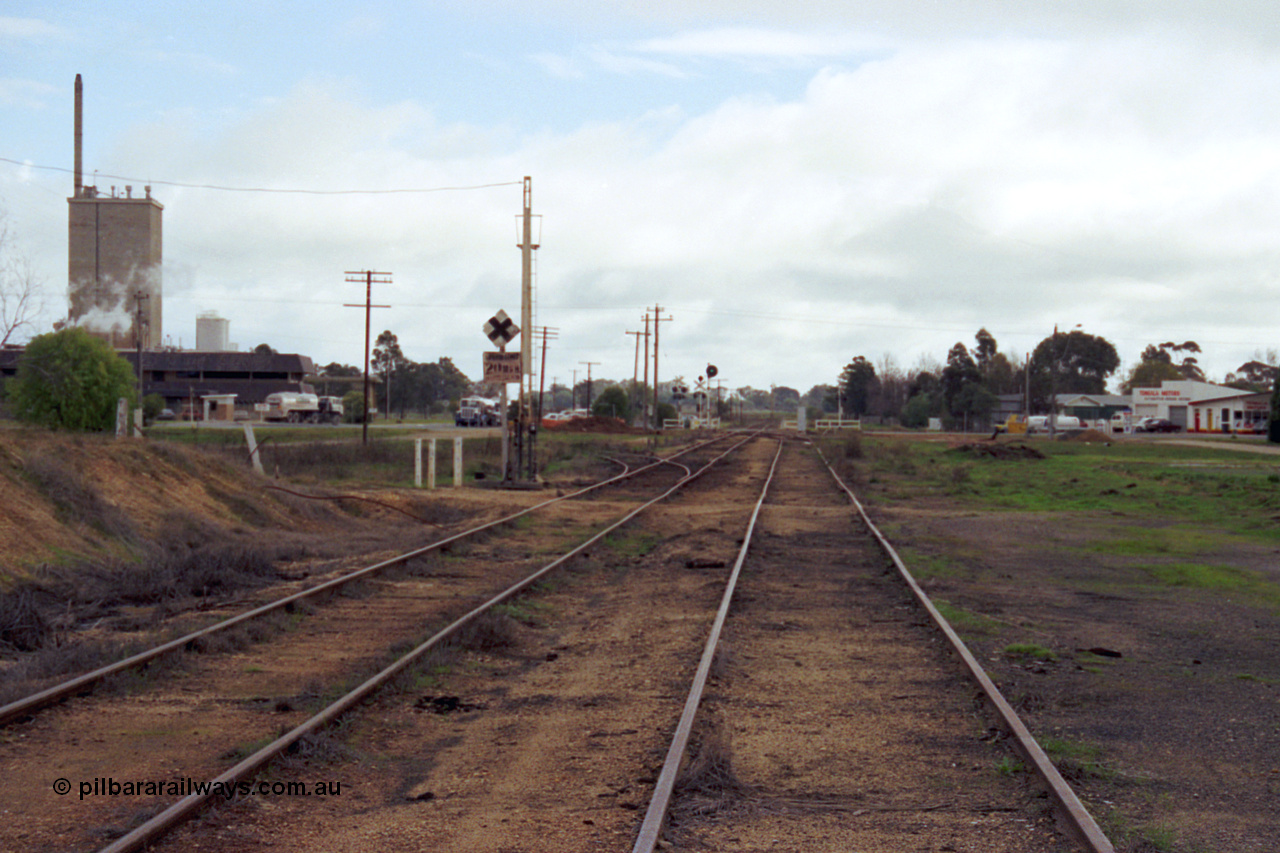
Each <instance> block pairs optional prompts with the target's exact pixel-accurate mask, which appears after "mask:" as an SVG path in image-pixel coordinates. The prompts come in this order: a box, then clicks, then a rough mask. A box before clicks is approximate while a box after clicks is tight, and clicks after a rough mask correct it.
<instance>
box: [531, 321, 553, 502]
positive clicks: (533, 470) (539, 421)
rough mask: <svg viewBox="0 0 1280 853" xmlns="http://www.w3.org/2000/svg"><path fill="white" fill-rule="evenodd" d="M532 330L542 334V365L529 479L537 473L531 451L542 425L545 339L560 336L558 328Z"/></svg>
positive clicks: (532, 455) (545, 355)
mask: <svg viewBox="0 0 1280 853" xmlns="http://www.w3.org/2000/svg"><path fill="white" fill-rule="evenodd" d="M533 331H534V333H535V334H537V333H541V335H542V366H541V367H539V368H538V411H537V413H536V414H535V415H534V420H533V426H531V427H530V429H529V479H530V480H532V479H533V478H534V477H536V476H537V474H538V469H537V465H536V464H535V463H534V453H533V451H534V447H535V445H536V442H535V441H534V436H535V435H537V432H538V427H540V426H542V392H543V389H544V386H545V379H544V377H545V376H546V373H547V339H548V338H551V339H556V338H559V337H560V330H559V329H552V328H548V327H546V326H542V327H540V328H536V329H534V330H533ZM529 394H530V396H532V395H533V385H532V384H530V386H529Z"/></svg>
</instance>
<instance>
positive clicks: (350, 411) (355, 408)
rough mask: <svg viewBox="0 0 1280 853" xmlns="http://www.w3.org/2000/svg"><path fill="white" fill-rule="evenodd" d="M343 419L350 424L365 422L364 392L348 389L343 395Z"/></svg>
mask: <svg viewBox="0 0 1280 853" xmlns="http://www.w3.org/2000/svg"><path fill="white" fill-rule="evenodd" d="M342 420H343V421H344V422H346V423H349V424H360V423H364V392H363V391H354V390H353V391H348V392H347V393H345V394H343V395H342Z"/></svg>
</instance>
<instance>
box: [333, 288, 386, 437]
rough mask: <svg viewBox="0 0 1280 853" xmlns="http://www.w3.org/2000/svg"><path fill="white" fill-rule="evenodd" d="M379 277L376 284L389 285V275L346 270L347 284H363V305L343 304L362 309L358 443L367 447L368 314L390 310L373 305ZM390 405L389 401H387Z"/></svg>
mask: <svg viewBox="0 0 1280 853" xmlns="http://www.w3.org/2000/svg"><path fill="white" fill-rule="evenodd" d="M375 275H376V276H380V278H379V279H378V280H377V281H378V284H390V283H391V273H389V272H374V271H373V270H364V271H363V272H352V271H351V270H347V272H346V276H347V282H348V283H349V284H359V283H360V282H362V281H363V282H364V305H360V304H359V303H350V302H348V303H345V304H344V305H343V306H342V307H343V308H363V309H364V411H363V412H362V415H363V417H362V418H361V421H362V422H363V423H362V424H361V429H360V443H361V444H365V445H367V444H368V443H369V314H370V311H371V309H374V308H390V307H391V306H390V305H374V304H373V281H374V278H373V277H374V276H375ZM387 403H388V405H390V400H388V401H387Z"/></svg>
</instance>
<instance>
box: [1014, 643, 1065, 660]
mask: <svg viewBox="0 0 1280 853" xmlns="http://www.w3.org/2000/svg"><path fill="white" fill-rule="evenodd" d="M1004 654H1005V656H1006V657H1011V658H1020V659H1022V660H1044V661H1050V660H1057V659H1058V655H1057V653H1056V652H1054V651H1053V650H1052V649H1046V648H1045V647H1044V646H1042V645H1040V644H1039V643H1010V644H1009V645H1007V646H1005V647H1004Z"/></svg>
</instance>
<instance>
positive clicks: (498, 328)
mask: <svg viewBox="0 0 1280 853" xmlns="http://www.w3.org/2000/svg"><path fill="white" fill-rule="evenodd" d="M484 333H485V334H486V335H487V336H488V337H489V340H491V341H493V342H494V343H495V344H497V345H498V346H500V347H505V346H506V345H507V344H509V343H511V342H512V341H513V340H515V338H516V335H518V334H520V327H519V326H517V325H516V324H515V321H513V320H512V319H511V318H510V317H508V316H507V312H506V311H499V312H498V313H497V314H494V315H493V316H492V317H490V318H489V321H488V322H487V323H485V324H484ZM517 381H518V380H517Z"/></svg>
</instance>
